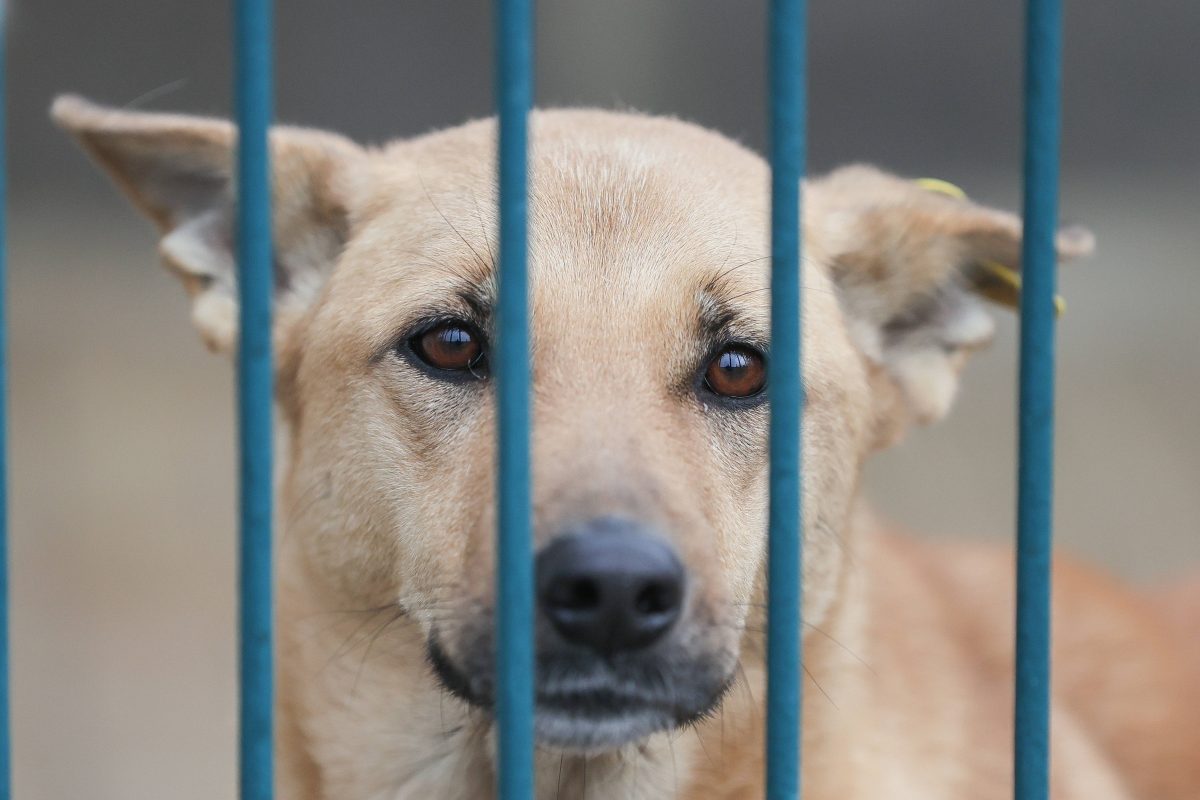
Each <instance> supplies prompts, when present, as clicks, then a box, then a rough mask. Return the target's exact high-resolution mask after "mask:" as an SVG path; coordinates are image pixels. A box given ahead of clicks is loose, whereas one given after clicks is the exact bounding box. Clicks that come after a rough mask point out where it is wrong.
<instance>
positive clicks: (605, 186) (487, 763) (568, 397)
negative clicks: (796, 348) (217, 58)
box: [55, 98, 1200, 800]
mask: <svg viewBox="0 0 1200 800" xmlns="http://www.w3.org/2000/svg"><path fill="white" fill-rule="evenodd" d="M55 116H56V118H57V119H58V120H59V122H60V123H61V124H63V125H64V126H65V127H67V128H68V129H69V130H71V131H72V132H73V133H74V134H75V135H76V136H77V137H78V138H79V139H80V140H81V141H82V143H83V144H84V146H85V147H86V148H87V149H88V150H89V151H90V152H91V153H92V155H93V156H95V157H96V158H97V160H99V161H100V163H101V164H102V165H103V166H104V167H105V168H106V169H107V170H108V171H109V172H110V173H112V174H113V175H114V176H115V177H116V179H117V182H118V183H119V184H120V185H121V186H122V188H124V189H125V190H126V191H127V192H128V193H130V194H131V195H132V196H133V198H134V200H135V202H137V203H138V205H139V206H140V207H141V208H142V209H143V210H144V211H146V212H147V213H148V214H149V215H150V216H151V217H152V218H153V219H154V220H155V221H156V222H157V223H158V224H159V225H160V227H161V228H162V229H163V232H164V235H165V238H164V244H163V251H164V255H165V256H166V258H167V260H168V262H169V264H170V265H171V266H172V268H173V269H174V270H175V271H176V272H178V273H179V274H180V275H181V276H183V277H184V279H185V283H186V284H187V286H188V290H189V292H191V294H192V296H193V297H194V298H195V306H194V317H195V321H196V324H197V325H198V327H199V328H200V329H201V332H202V333H203V334H204V336H205V338H206V340H207V341H208V342H209V343H210V344H211V345H212V346H214V347H217V348H218V349H226V350H227V349H228V348H229V347H230V345H231V343H232V342H233V340H234V338H235V336H236V329H235V319H236V315H235V313H234V311H235V294H234V291H233V287H234V277H233V269H232V255H231V254H230V253H229V241H230V237H231V233H230V230H229V218H230V213H231V207H232V205H231V199H230V197H231V195H230V191H229V177H230V176H229V172H230V169H231V166H230V165H231V158H230V152H229V148H230V146H231V143H232V138H233V135H232V131H231V129H230V128H229V126H228V125H227V124H226V123H221V122H215V121H208V120H196V119H193V118H189V117H175V116H165V115H150V114H135V113H128V112H120V111H112V110H107V109H101V108H99V107H96V106H93V105H90V104H88V103H86V102H85V101H81V100H78V99H73V98H68V99H63V100H60V101H59V103H58V104H56V107H55ZM531 122H532V141H533V150H532V160H531V165H532V176H531V184H532V193H531V201H530V209H531V231H530V252H531V279H532V295H531V308H532V330H533V345H534V356H533V359H534V361H533V363H534V440H533V443H534V462H533V469H534V478H535V487H536V488H535V499H534V511H535V518H536V519H535V529H536V530H535V535H536V537H537V540H538V542H539V543H544V542H546V541H547V540H549V539H550V538H551V537H552V536H554V535H555V533H556V532H557V531H559V530H562V528H563V526H564V525H567V524H569V523H571V522H573V521H580V520H584V519H587V518H589V517H591V516H594V515H596V514H611V513H619V514H623V515H628V516H633V517H636V518H638V519H642V520H646V521H647V522H648V523H650V524H653V525H654V526H656V527H657V528H658V529H659V530H661V531H662V532H663V533H664V534H665V535H666V536H667V537H668V538H669V539H670V541H671V542H672V543H673V545H674V547H675V548H676V550H677V551H678V552H679V554H680V557H681V559H682V560H683V562H684V563H685V564H686V566H687V569H688V571H689V573H690V575H691V577H692V580H693V583H694V585H695V586H696V587H697V588H696V589H695V592H694V595H695V596H694V598H693V600H692V602H691V604H690V606H689V611H688V614H687V617H686V618H685V619H683V620H681V622H680V623H679V624H680V625H681V626H684V627H683V628H682V630H683V632H684V633H685V634H686V638H687V639H688V641H689V642H691V643H692V646H693V647H695V648H697V649H698V650H697V652H701V651H702V652H704V653H705V654H706V657H709V658H711V659H712V660H713V661H714V663H719V664H720V665H721V666H722V668H723V669H725V670H727V671H728V673H729V674H730V675H732V676H735V677H736V681H735V684H734V686H733V689H732V691H731V693H730V694H729V695H728V696H727V697H726V699H725V700H724V702H723V703H722V705H721V706H720V708H719V710H718V711H717V713H716V714H715V715H714V716H712V717H711V718H710V719H707V720H705V721H703V722H700V723H698V724H696V725H695V726H694V727H693V728H691V729H684V730H676V731H671V732H665V733H659V734H654V735H652V736H650V737H649V738H647V739H645V740H644V741H641V742H637V743H634V744H630V745H628V746H625V747H622V748H620V749H618V750H615V751H597V752H591V753H587V754H586V755H585V754H581V753H577V752H570V753H565V752H559V751H554V750H552V749H547V748H541V749H539V751H538V754H537V771H538V797H539V798H554V797H584V796H585V794H586V796H587V797H591V798H644V799H645V800H651V799H652V798H667V797H681V798H687V799H688V800H695V799H698V798H724V799H732V798H757V797H761V796H762V789H763V787H762V776H763V762H762V731H763V722H764V719H763V700H764V696H765V689H764V675H763V641H762V635H761V628H762V624H763V620H762V614H761V608H762V606H761V601H762V598H763V596H764V587H763V559H764V530H765V508H766V484H765V476H766V445H765V442H766V429H767V428H766V424H767V414H766V410H765V407H758V408H757V409H743V410H740V411H729V410H724V409H721V408H717V407H715V405H714V404H713V403H711V402H710V401H708V400H706V399H705V397H704V395H702V394H700V393H698V392H697V391H696V390H695V386H694V381H693V378H694V376H695V375H696V370H697V368H698V367H700V366H702V364H703V359H704V358H705V350H704V348H703V346H702V344H701V342H700V341H698V335H699V334H698V331H699V327H700V320H701V318H702V316H703V309H704V308H706V307H709V306H713V305H715V304H723V305H724V306H725V307H726V308H728V309H731V310H732V313H733V317H734V322H733V323H731V324H732V325H733V326H734V327H735V328H736V331H735V333H736V334H737V335H738V336H741V337H753V336H763V337H765V331H766V327H767V320H768V298H767V295H766V293H765V292H764V291H763V290H764V288H765V287H766V285H767V276H768V271H767V262H766V260H765V258H764V255H765V253H766V252H767V249H768V247H767V245H768V230H767V219H768V213H767V212H768V208H767V197H766V187H767V170H766V167H765V165H764V164H763V163H762V161H761V160H760V159H759V158H758V157H757V156H755V155H753V154H751V153H749V152H748V151H746V150H745V149H743V148H741V147H740V146H738V145H736V144H734V143H732V142H729V141H728V140H726V139H724V138H722V137H720V136H718V135H716V134H713V133H710V132H707V131H704V130H702V129H700V128H697V127H695V126H692V125H688V124H685V123H682V122H678V121H674V120H668V119H656V118H651V117H642V116H635V115H627V114H615V113H608V112H600V111H544V112H537V113H535V114H534V115H533V117H532V121H531ZM494 137H495V127H494V125H493V123H492V122H491V121H481V122H474V123H470V124H468V125H464V126H462V127H459V128H454V129H450V130H447V131H442V132H439V133H434V134H430V135H428V136H424V137H420V138H418V139H413V140H410V141H403V142H398V143H395V144H392V145H389V146H388V147H385V148H382V149H373V150H366V149H361V148H359V147H357V146H356V145H353V144H352V143H350V142H347V141H346V140H344V139H341V138H339V137H335V136H332V135H330V134H323V133H318V132H312V131H303V130H297V129H280V130H278V131H277V132H276V133H275V134H274V138H273V153H274V161H275V197H276V209H277V210H276V223H275V225H276V230H275V235H276V241H277V247H278V251H279V261H280V265H279V285H280V288H279V293H278V297H277V300H276V305H277V323H276V332H275V338H276V343H277V349H278V353H279V358H278V362H279V380H278V391H279V399H280V404H281V408H282V410H283V416H284V419H285V422H286V426H287V430H288V453H289V458H288V464H287V470H286V473H285V475H284V479H283V485H282V501H281V504H280V512H281V513H280V516H281V527H282V529H283V533H282V534H281V539H280V548H279V567H278V571H279V637H280V641H279V670H280V682H279V718H280V720H279V725H280V733H279V754H280V773H279V781H280V784H281V789H280V792H281V794H280V796H281V797H284V798H287V800H367V799H372V800H384V799H385V798H389V799H391V798H430V797H436V798H445V799H446V800H455V799H456V798H463V799H464V800H465V799H471V800H474V799H475V798H483V797H488V796H490V793H491V792H492V789H493V776H494V769H493V747H494V738H493V733H492V730H491V724H490V721H489V719H488V717H487V715H486V713H484V712H482V711H478V710H472V709H471V708H469V707H467V706H466V705H465V704H463V703H462V702H460V701H458V700H456V699H454V698H453V697H451V696H450V695H448V694H446V693H445V692H444V691H442V690H441V688H440V687H439V685H438V683H437V681H436V680H435V678H434V676H433V675H432V674H431V671H430V669H429V667H428V666H427V663H426V657H425V646H426V640H427V638H428V637H429V635H430V633H431V631H435V630H436V631H437V632H438V636H439V638H440V639H444V641H445V644H446V649H447V651H448V653H449V656H450V657H452V658H460V659H461V658H465V657H466V656H465V654H466V653H468V652H469V651H470V648H471V646H472V644H473V643H477V642H478V641H479V637H480V636H486V635H490V633H489V631H490V613H491V606H492V592H493V584H492V570H493V561H492V538H493V510H492V509H493V500H494V491H493V481H494V475H493V468H492V463H493V458H494V455H495V454H494V447H493V437H494V426H493V408H492V404H491V398H490V394H489V393H488V392H487V391H486V390H482V389H479V390H476V389H466V390H463V389H454V390H452V389H449V388H447V387H446V386H443V385H439V383H438V382H437V381H435V380H433V379H431V378H429V377H428V376H426V375H424V374H422V373H421V372H420V371H419V370H417V369H414V368H413V367H412V366H411V365H407V364H405V363H404V362H403V361H402V359H400V358H399V357H397V356H396V355H395V354H394V353H393V351H392V345H394V344H395V343H396V342H397V341H402V340H403V335H404V332H405V331H407V330H409V329H410V328H411V326H412V325H413V324H414V322H415V321H416V320H417V319H418V318H419V317H420V315H421V314H422V313H425V312H428V311H429V310H430V309H434V310H437V309H440V310H443V311H447V312H455V313H465V312H464V311H463V309H462V305H463V302H464V301H463V300H461V299H460V298H459V297H458V292H459V290H460V289H461V288H462V286H464V285H469V286H471V287H474V288H475V289H478V290H480V291H481V292H482V293H483V294H484V295H487V294H489V293H490V292H492V291H493V290H494V281H495V275H494V269H493V263H492V262H493V259H494V253H495V245H496V241H495V230H496V219H495V210H494V196H495V177H494V169H493V153H494ZM805 197H806V213H805V219H804V226H805V234H806V248H807V249H806V258H805V271H804V281H803V283H804V287H805V307H804V310H805V316H804V324H805V341H806V344H805V363H804V369H805V375H806V380H807V390H808V399H809V405H808V407H807V409H806V415H805V432H804V436H805V440H804V449H805V476H806V480H805V493H804V503H805V511H806V517H805V523H806V526H805V527H806V559H805V576H804V577H805V583H804V603H805V614H806V630H805V648H806V660H805V669H806V670H807V676H808V680H807V681H806V695H807V700H806V704H805V727H804V761H803V763H804V783H805V786H806V790H807V796H810V797H825V798H833V797H836V798H845V799H846V800H851V799H852V798H862V799H863V800H866V799H867V798H870V799H871V800H875V799H876V798H889V799H895V800H905V799H906V798H913V799H914V800H915V798H921V799H922V800H933V799H936V798H946V800H950V799H951V798H953V799H954V800H960V799H961V798H965V797H969V798H979V799H980V800H988V799H989V798H1002V797H1007V796H1010V793H1011V778H1010V761H1011V752H1012V745H1011V706H1012V696H1011V694H1012V689H1011V680H1012V678H1011V673H1012V638H1013V637H1012V625H1011V619H1012V599H1011V598H1012V586H1011V584H1012V569H1011V563H1010V562H1011V556H1010V555H1009V554H1006V553H1003V552H999V551H996V550H993V549H989V548H984V547H976V546H966V545H933V544H925V543H921V542H920V541H918V540H915V539H912V538H910V537H908V536H906V535H903V534H899V533H894V532H891V531H889V530H887V529H886V527H885V526H883V525H881V524H880V523H878V522H877V521H875V520H873V519H872V518H871V517H870V516H869V514H868V513H867V512H865V511H864V510H863V509H862V506H861V503H860V501H859V499H858V482H859V474H860V470H861V467H862V464H863V462H864V460H865V459H866V458H867V457H868V456H869V455H870V454H871V453H872V452H874V451H875V450H877V449H879V448H881V447H885V446H888V445H890V444H891V443H893V442H894V441H896V440H897V439H898V438H899V437H900V436H901V435H903V433H904V432H905V431H906V430H907V429H908V428H909V427H911V425H912V424H913V423H914V422H927V421H931V420H934V419H937V418H939V417H940V416H942V415H943V414H945V413H946V411H947V410H948V408H949V406H950V403H951V400H952V398H953V395H954V391H955V389H956V387H957V379H958V375H959V372H960V370H961V369H962V366H963V364H964V363H965V360H966V358H967V356H968V355H969V354H970V353H971V352H972V351H973V350H975V349H976V348H978V347H980V346H982V345H984V344H985V343H986V342H987V340H988V338H989V337H990V333H991V325H990V322H989V319H988V316H987V314H986V313H985V312H984V310H983V307H982V305H981V303H980V301H979V300H978V298H976V297H975V296H974V295H973V294H972V292H971V284H972V281H973V270H975V269H977V268H978V264H979V262H980V261H981V260H984V259H994V260H1000V261H1003V262H1004V263H1006V264H1009V265H1011V266H1014V267H1015V266H1017V263H1016V262H1017V260H1018V256H1019V240H1020V225H1019V221H1018V220H1017V218H1015V217H1013V216H1012V215H1009V214H1005V213H1002V212H998V211H995V210H992V209H987V208H983V207H980V206H976V205H974V204H971V203H968V202H964V201H959V200H955V199H952V198H947V197H944V196H940V195H935V194H932V193H929V192H926V191H923V190H921V189H919V188H917V187H916V186H914V185H913V184H912V183H911V182H908V181H903V180H901V179H898V178H895V177H893V176H889V175H886V174H884V173H881V172H879V171H877V170H874V169H872V168H869V167H852V168H847V169H843V170H839V171H837V172H835V173H833V174H831V175H829V176H827V177H825V178H821V179H817V180H815V181H813V182H812V183H810V184H809V185H808V186H807V187H806V193H805ZM1090 247H1091V241H1090V236H1089V235H1088V234H1086V233H1085V232H1081V231H1077V230H1075V231H1064V232H1063V233H1062V234H1061V235H1060V238H1059V249H1060V254H1061V255H1062V256H1063V257H1064V258H1066V257H1071V256H1075V255H1081V254H1083V253H1085V252H1087V251H1088V250H1090ZM477 388H478V387H477ZM1057 572H1058V581H1057V584H1056V588H1055V598H1056V600H1055V602H1056V605H1055V615H1056V616H1055V631H1056V661H1055V669H1056V673H1055V674H1056V681H1055V686H1054V701H1053V709H1052V714H1053V720H1054V732H1053V746H1054V756H1055V761H1054V776H1053V784H1054V786H1053V791H1054V797H1055V798H1056V800H1082V799H1083V798H1086V799H1087V800H1134V799H1135V798H1136V799H1138V800H1184V798H1194V797H1196V796H1197V792H1200V722H1198V720H1200V715H1198V714H1197V713H1196V709H1197V708H1200V666H1198V665H1200V660H1192V661H1189V660H1188V659H1189V658H1191V657H1192V656H1194V654H1189V652H1188V649H1187V648H1188V647H1189V646H1194V644H1195V636H1194V630H1195V624H1194V623H1195V621H1196V614H1197V613H1198V612H1200V602H1198V601H1197V600H1196V599H1194V598H1193V599H1190V600H1188V601H1186V602H1187V603H1188V604H1189V605H1187V606H1186V607H1187V608H1188V609H1189V610H1188V611H1187V615H1186V616H1182V617H1181V619H1180V620H1177V621H1176V622H1174V623H1172V622H1170V621H1169V620H1168V615H1167V614H1166V613H1164V611H1163V609H1164V608H1172V609H1176V610H1178V609H1180V608H1184V607H1185V606H1184V605H1183V602H1184V601H1183V600H1182V599H1181V597H1180V598H1176V599H1171V600H1159V601H1152V600H1151V599H1149V598H1146V597H1143V596H1141V595H1139V594H1138V593H1136V592H1134V591H1133V590H1131V589H1128V588H1126V587H1123V586H1121V585H1120V584H1119V583H1117V582H1116V581H1114V580H1112V579H1109V578H1106V577H1103V576H1101V575H1099V574H1097V573H1095V572H1092V571H1089V570H1087V569H1086V568H1084V567H1081V566H1078V565H1074V564H1069V563H1065V562H1063V563H1060V565H1059V566H1058V568H1057ZM1156 602H1157V604H1156ZM1172 624H1175V625H1176V627H1171V625H1172ZM1189 633H1190V634H1191V635H1190V636H1189ZM1187 639H1190V640H1191V643H1190V644H1189V643H1187V642H1186V641H1185V640H1187Z"/></svg>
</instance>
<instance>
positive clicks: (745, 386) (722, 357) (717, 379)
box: [704, 344, 767, 398]
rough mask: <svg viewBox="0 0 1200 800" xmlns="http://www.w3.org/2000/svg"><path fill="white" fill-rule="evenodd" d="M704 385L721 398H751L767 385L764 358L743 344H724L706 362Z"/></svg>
mask: <svg viewBox="0 0 1200 800" xmlns="http://www.w3.org/2000/svg"><path fill="white" fill-rule="evenodd" d="M704 384H705V385H706V386H707V387H708V389H709V391H711V392H712V393H713V394H718V395H721V396H722V397H735V398H737V397H753V396H754V395H756V394H758V393H759V392H761V391H762V390H763V387H765V386H766V385H767V365H766V360H765V359H764V358H763V355H762V353H760V352H758V351H757V350H755V349H753V348H751V347H747V346H746V345H741V344H731V345H728V346H726V347H725V349H723V350H721V352H719V353H717V355H716V356H715V357H714V358H713V360H712V361H710V362H708V368H707V369H706V370H705V371H704Z"/></svg>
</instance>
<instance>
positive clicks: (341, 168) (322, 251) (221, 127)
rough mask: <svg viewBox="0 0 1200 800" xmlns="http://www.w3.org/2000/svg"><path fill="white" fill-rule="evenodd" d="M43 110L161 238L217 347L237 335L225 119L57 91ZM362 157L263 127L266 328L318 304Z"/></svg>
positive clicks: (196, 316)
mask: <svg viewBox="0 0 1200 800" xmlns="http://www.w3.org/2000/svg"><path fill="white" fill-rule="evenodd" d="M52 115H53V117H54V119H55V121H56V122H58V124H59V125H61V126H62V127H64V128H66V129H67V130H68V131H70V132H71V133H72V134H73V135H74V136H75V138H76V139H78V140H79V142H80V144H81V145H82V146H83V148H84V149H85V150H86V151H87V152H88V153H89V154H90V155H91V156H92V157H93V158H94V159H95V160H96V161H97V162H98V163H99V164H100V166H102V167H103V168H104V169H105V171H106V172H108V173H109V175H110V176H111V177H112V178H113V180H114V181H115V182H116V183H117V185H118V186H120V187H121V189H123V190H124V191H125V193H126V194H127V195H129V197H130V199H131V200H132V201H133V203H134V205H136V206H137V207H138V208H139V209H140V210H141V211H142V212H143V213H145V214H146V216H148V217H149V218H150V219H151V220H153V221H154V222H155V223H156V224H157V225H158V227H159V229H160V230H161V231H162V234H163V237H162V240H161V242H160V244H159V252H160V254H161V255H162V258H163V260H164V261H165V262H166V264H167V266H168V267H170V268H171V270H172V271H173V272H175V273H176V274H177V275H178V276H179V277H180V278H181V279H182V281H183V283H184V286H185V288H186V289H187V291H188V294H189V295H191V297H192V321H193V323H194V324H195V325H196V327H197V328H198V329H199V330H200V333H201V335H202V336H203V337H204V340H205V342H206V343H207V344H208V345H209V347H211V348H212V349H214V350H219V351H228V350H229V349H231V347H232V346H233V343H234V341H235V340H236V337H237V291H236V269H235V264H234V252H233V247H234V231H233V228H234V222H233V218H234V193H235V189H234V186H233V170H234V150H235V147H236V131H235V129H234V127H233V125H231V124H230V123H228V122H226V121H225V120H217V119H206V118H202V117H192V116H184V115H177V114H157V113H144V112H134V111H124V110H120V109H113V108H105V107H102V106H98V105H95V104H93V103H90V102H88V101H87V100H83V99H82V98H78V97H70V96H64V97H60V98H58V100H57V101H56V102H55V103H54V108H53V110H52ZM363 155H364V151H363V150H362V149H360V148H359V147H358V146H357V145H355V144H354V143H353V142H350V141H349V140H347V139H344V138H342V137H340V136H337V135H334V134H331V133H325V132H323V131H313V130H303V129H298V128H274V129H272V131H271V160H272V184H273V186H272V197H273V200H274V206H273V227H274V231H273V233H274V241H275V243H276V250H275V261H276V263H275V319H276V324H275V330H276V334H277V335H278V334H279V332H280V331H281V330H283V329H285V328H286V326H287V324H288V322H289V321H290V320H292V319H295V318H296V317H297V315H298V314H299V313H301V312H303V310H304V309H306V308H307V307H308V305H309V304H310V303H311V302H312V301H313V300H314V299H315V298H316V296H317V293H318V292H319V291H320V289H321V287H322V286H323V285H324V283H325V279H326V278H327V277H328V275H329V273H330V271H331V270H332V268H333V265H334V262H335V261H336V259H337V256H338V254H339V252H340V250H341V248H342V246H343V244H344V243H345V240H346V238H347V235H348V228H349V222H348V211H347V201H346V197H345V194H346V193H345V190H344V187H343V184H344V182H345V179H346V176H347V174H348V173H350V172H351V171H352V167H353V165H354V164H355V163H356V162H357V161H358V160H359V159H361V158H362V157H363Z"/></svg>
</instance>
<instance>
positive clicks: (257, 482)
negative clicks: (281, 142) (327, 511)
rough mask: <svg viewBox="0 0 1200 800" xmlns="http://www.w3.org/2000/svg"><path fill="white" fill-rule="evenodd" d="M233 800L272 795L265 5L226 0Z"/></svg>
mask: <svg viewBox="0 0 1200 800" xmlns="http://www.w3.org/2000/svg"><path fill="white" fill-rule="evenodd" d="M234 27H235V35H234V40H235V42H234V46H235V59H236V76H235V77H236V86H235V92H234V94H235V100H236V106H237V121H238V152H237V177H238V187H237V195H238V204H237V262H238V294H239V314H240V317H239V336H238V421H239V436H240V441H239V445H240V448H241V473H240V480H241V484H240V485H241V531H240V554H239V555H240V562H239V567H240V569H239V576H238V578H239V585H240V590H241V596H240V599H241V609H240V611H241V628H240V636H241V661H240V674H239V678H240V681H241V683H240V686H241V704H240V720H239V721H240V726H241V728H240V731H241V739H240V750H239V759H240V761H239V770H240V773H239V786H240V790H241V795H240V796H241V798H242V800H270V798H271V797H272V796H273V795H274V789H273V783H274V781H273V755H274V753H273V727H274V723H273V712H274V705H275V702H274V700H275V698H274V676H273V674H272V669H273V667H272V660H273V659H272V634H271V622H272V619H271V617H272V608H271V505H272V496H271V494H272V465H271V456H272V436H271V434H272V429H271V425H272V419H271V418H272V410H273V409H272V388H271V383H272V366H271V291H272V288H273V282H274V281H273V269H272V255H271V167H270V152H269V146H268V135H269V128H270V124H271V2H270V0H235V19H234Z"/></svg>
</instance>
